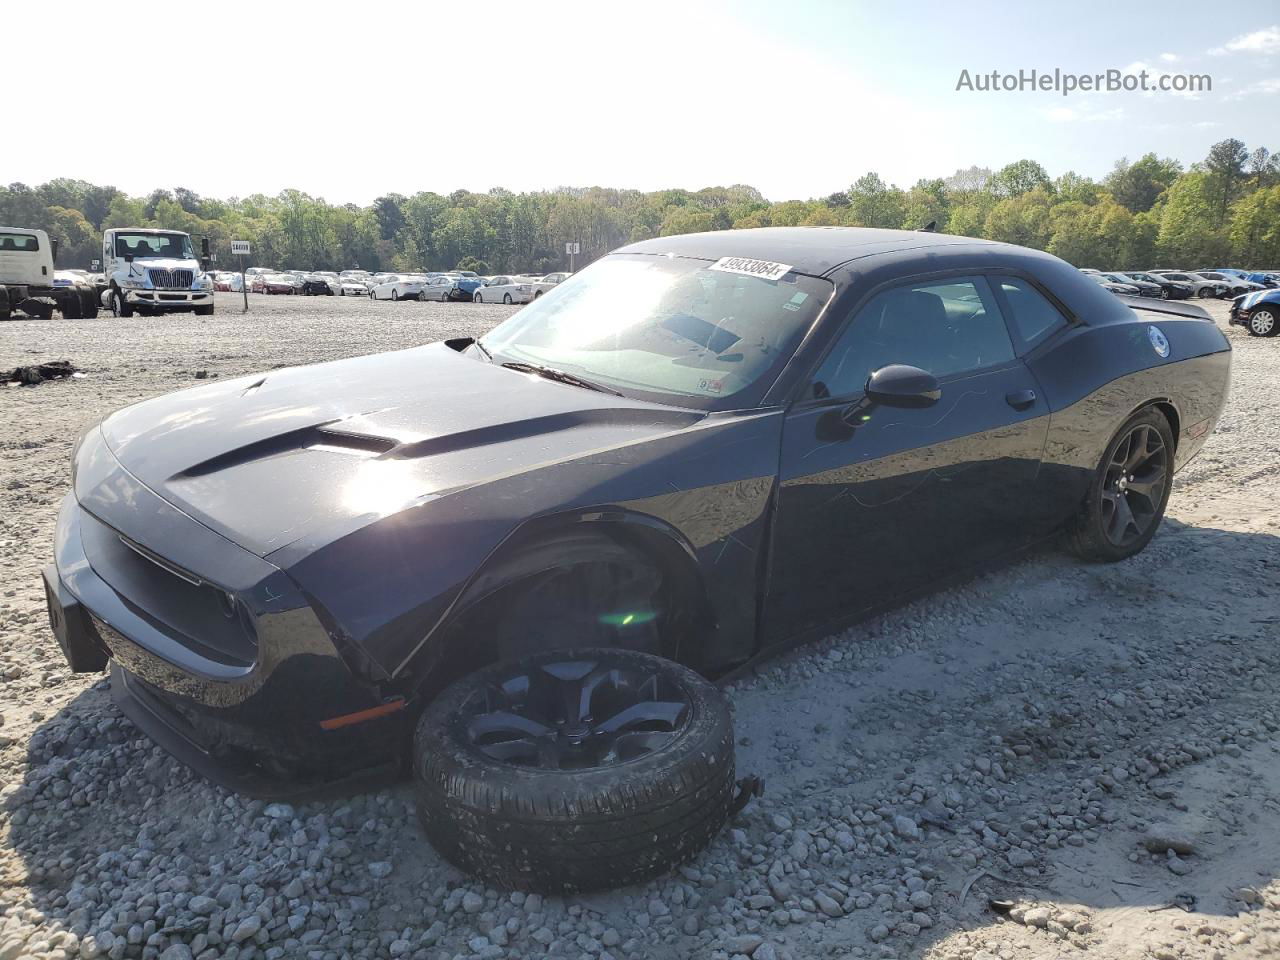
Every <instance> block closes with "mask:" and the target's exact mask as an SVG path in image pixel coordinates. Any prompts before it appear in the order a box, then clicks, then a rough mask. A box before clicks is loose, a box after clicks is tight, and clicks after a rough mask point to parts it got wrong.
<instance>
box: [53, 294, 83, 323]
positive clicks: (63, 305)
mask: <svg viewBox="0 0 1280 960" xmlns="http://www.w3.org/2000/svg"><path fill="white" fill-rule="evenodd" d="M58 309H59V310H60V311H61V312H62V319H63V320H79V319H80V313H81V310H80V291H79V290H75V289H71V290H65V291H63V293H62V295H61V296H60V297H58Z"/></svg>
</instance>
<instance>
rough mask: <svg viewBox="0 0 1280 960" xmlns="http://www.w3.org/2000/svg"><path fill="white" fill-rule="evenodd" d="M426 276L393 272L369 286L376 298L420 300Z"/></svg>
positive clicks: (371, 294)
mask: <svg viewBox="0 0 1280 960" xmlns="http://www.w3.org/2000/svg"><path fill="white" fill-rule="evenodd" d="M426 283H427V280H426V277H419V276H414V275H411V274H392V275H390V276H387V277H384V278H383V279H382V280H381V281H380V282H379V283H376V284H374V285H373V286H372V287H370V288H369V296H370V297H372V298H373V299H374V300H420V299H422V297H421V296H420V294H421V293H422V290H423V288H424V287H425V286H426Z"/></svg>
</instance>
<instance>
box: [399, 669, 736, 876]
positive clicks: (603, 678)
mask: <svg viewBox="0 0 1280 960" xmlns="http://www.w3.org/2000/svg"><path fill="white" fill-rule="evenodd" d="M733 771H734V765H733V723H732V719H731V716H730V712H729V704H728V702H727V701H726V699H725V697H724V695H723V694H722V693H721V692H720V691H719V690H718V689H716V688H715V687H714V686H712V685H711V684H709V683H707V682H706V681H705V680H703V679H702V678H701V677H699V676H698V675H697V674H695V673H694V672H693V671H691V670H689V669H687V668H685V667H682V666H680V665H679V664H676V663H674V662H672V661H670V660H664V659H662V658H661V657H655V656H652V655H650V654H646V653H639V652H636V651H631V650H610V649H604V650H602V649H595V650H568V651H566V650H560V651H547V652H543V653H538V654H533V655H530V656H528V657H524V658H522V659H519V660H509V661H505V662H502V663H497V664H493V665H491V666H488V667H485V668H484V669H482V670H479V671H478V672H476V673H473V674H471V675H470V676H467V677H464V678H462V679H461V680H459V681H458V682H456V683H455V684H454V685H453V686H451V687H449V688H448V689H447V690H445V692H444V693H442V694H441V695H440V696H439V697H438V698H436V700H435V701H433V702H432V703H431V704H430V705H429V706H428V707H427V709H426V711H425V712H424V713H423V715H422V718H421V720H420V721H419V723H418V728H417V733H416V736H415V740H414V775H415V788H416V792H417V802H418V817H419V819H420V820H421V821H422V826H423V829H424V830H425V831H426V834H427V837H428V839H429V840H430V841H431V843H432V845H433V846H435V848H436V849H437V850H438V851H439V852H440V854H441V855H442V856H444V857H445V858H446V859H447V860H449V861H450V862H452V863H453V864H455V865H456V866H458V867H460V868H461V869H463V870H465V871H467V872H468V873H471V874H475V875H476V876H478V877H480V878H482V879H484V880H485V881H487V882H489V883H492V884H497V885H500V886H503V887H508V888H517V889H527V890H538V891H544V892H552V893H565V892H571V891H584V890H602V889H606V888H611V887H620V886H625V885H627V884H632V883H638V882H640V881H643V880H647V879H649V878H651V877H655V876H658V875H659V874H662V873H665V872H667V871H668V870H670V869H672V868H673V867H675V866H677V865H678V864H680V863H682V862H684V861H686V860H688V859H689V858H690V857H692V856H693V855H694V854H696V853H697V852H698V851H699V850H701V849H702V848H703V847H705V846H706V845H707V843H709V842H710V841H711V839H712V837H714V836H715V835H716V833H717V832H718V831H719V830H720V828H721V827H722V826H723V825H724V823H725V821H726V820H727V819H728V816H729V812H730V804H731V802H732V800H733V788H734V777H733Z"/></svg>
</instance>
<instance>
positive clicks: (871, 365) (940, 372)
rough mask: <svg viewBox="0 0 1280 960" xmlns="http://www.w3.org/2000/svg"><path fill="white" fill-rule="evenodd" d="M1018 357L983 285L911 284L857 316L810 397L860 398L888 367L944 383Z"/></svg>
mask: <svg viewBox="0 0 1280 960" xmlns="http://www.w3.org/2000/svg"><path fill="white" fill-rule="evenodd" d="M1013 356H1014V354H1013V344H1012V343H1011V342H1010V340H1009V331H1008V330H1006V329H1005V325H1004V319H1003V318H1002V317H1001V315H1000V311H999V308H997V307H996V304H995V300H994V298H993V297H992V295H991V290H990V288H989V287H988V286H987V282H986V281H985V280H984V279H983V278H981V277H959V278H955V279H948V280H933V281H928V282H924V283H915V284H909V285H907V286H901V287H894V288H892V289H889V290H884V291H881V292H880V293H878V294H876V295H875V296H874V297H872V298H871V300H869V301H868V302H867V303H866V304H865V305H864V306H863V307H862V309H860V310H859V311H858V312H857V314H855V315H854V317H853V319H852V320H850V321H849V324H848V326H847V327H846V328H845V330H844V332H843V333H842V334H841V335H840V339H839V341H838V342H837V343H836V345H835V347H834V348H833V349H832V351H831V353H830V354H829V355H828V356H827V359H826V360H824V361H823V362H822V366H821V368H819V370H818V372H817V374H816V375H815V377H814V384H813V394H814V396H817V397H828V396H830V397H842V396H848V395H851V394H854V393H858V392H860V391H861V390H862V389H863V388H864V387H865V386H866V382H867V377H869V376H871V374H872V372H873V371H875V370H879V369H880V368H881V367H885V366H888V365H889V364H891V363H905V364H909V365H911V366H913V367H920V368H921V369H922V370H927V371H928V372H929V373H932V374H933V375H934V376H935V377H946V376H950V375H951V374H956V373H963V372H965V371H968V370H978V369H981V368H983V367H989V366H992V365H993V364H997V363H1004V362H1006V361H1009V360H1012V359H1013Z"/></svg>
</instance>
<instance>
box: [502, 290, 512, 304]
mask: <svg viewBox="0 0 1280 960" xmlns="http://www.w3.org/2000/svg"><path fill="white" fill-rule="evenodd" d="M502 302H503V303H505V304H506V305H507V306H510V305H511V294H509V293H504V294H503V295H502Z"/></svg>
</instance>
